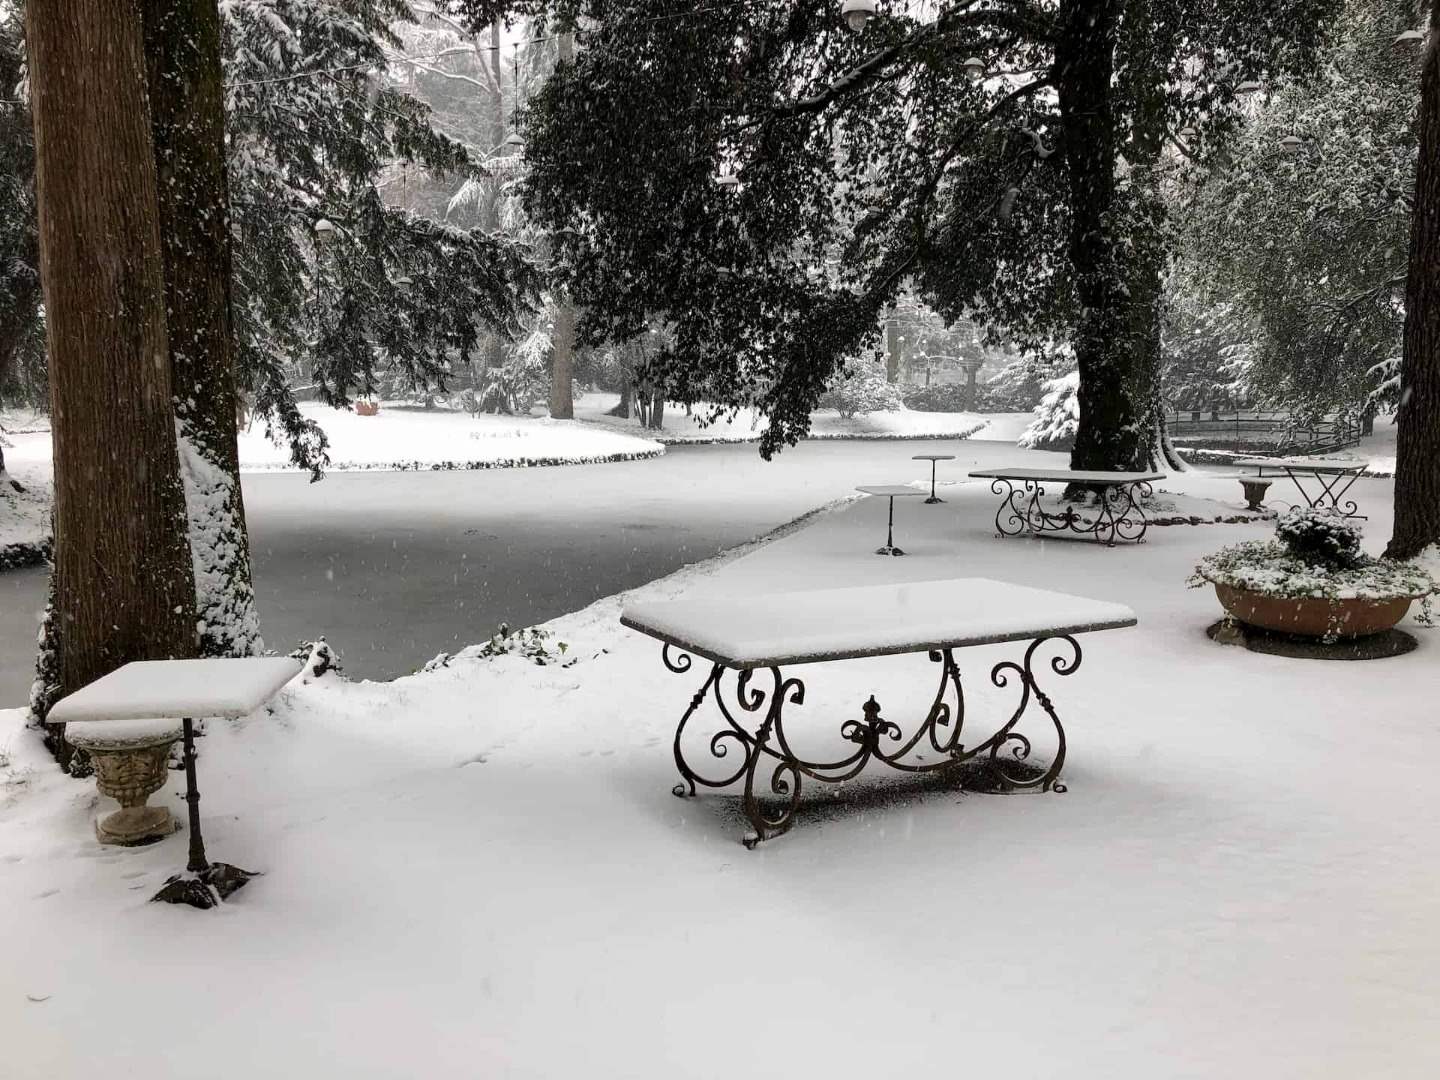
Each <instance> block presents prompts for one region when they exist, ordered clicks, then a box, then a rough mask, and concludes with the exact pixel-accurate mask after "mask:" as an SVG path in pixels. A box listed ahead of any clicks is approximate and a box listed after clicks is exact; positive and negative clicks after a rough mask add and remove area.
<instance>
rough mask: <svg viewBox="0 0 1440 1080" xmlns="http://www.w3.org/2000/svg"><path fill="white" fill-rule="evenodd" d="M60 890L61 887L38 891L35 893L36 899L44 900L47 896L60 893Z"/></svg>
mask: <svg viewBox="0 0 1440 1080" xmlns="http://www.w3.org/2000/svg"><path fill="white" fill-rule="evenodd" d="M59 891H60V890H59V889H46V890H45V891H44V892H39V893H36V894H35V899H36V900H44V899H45V898H46V897H47V896H54V895H55V894H56V893H58V892H59Z"/></svg>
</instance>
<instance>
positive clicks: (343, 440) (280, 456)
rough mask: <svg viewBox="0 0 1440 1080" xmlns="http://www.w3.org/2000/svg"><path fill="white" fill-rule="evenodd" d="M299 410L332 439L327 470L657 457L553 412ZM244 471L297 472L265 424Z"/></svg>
mask: <svg viewBox="0 0 1440 1080" xmlns="http://www.w3.org/2000/svg"><path fill="white" fill-rule="evenodd" d="M301 411H302V412H303V413H304V414H305V415H306V416H307V417H308V418H309V419H312V420H314V421H315V422H316V423H318V424H319V425H320V426H321V427H322V428H323V429H324V430H325V433H326V434H327V435H328V436H329V437H330V466H329V467H330V469H332V470H334V471H336V472H348V471H353V470H359V469H380V470H413V469H500V468H515V467H525V466H542V465H587V464H593V463H600V462H612V461H636V460H639V459H641V458H649V457H658V456H660V455H661V454H663V453H664V452H665V448H664V447H663V446H661V445H660V444H659V443H657V442H654V441H653V440H650V439H643V438H636V437H633V436H630V435H626V434H622V433H620V432H614V431H605V430H600V429H597V428H595V427H592V426H590V425H587V424H580V423H576V422H575V421H572V420H551V419H549V418H548V417H531V416H496V415H491V414H488V413H482V414H481V415H479V416H470V415H468V414H466V413H463V412H456V411H451V410H445V409H433V410H431V409H418V408H411V407H405V406H403V405H398V404H396V403H393V402H382V403H381V406H380V411H379V413H377V414H376V415H375V416H359V415H357V414H355V413H354V412H349V411H344V410H337V409H332V408H330V407H328V406H325V405H318V404H315V403H306V404H304V405H302V406H301ZM240 467H241V469H243V470H250V471H254V470H260V469H293V468H294V466H293V465H291V464H290V453H289V450H288V449H286V448H285V447H283V446H277V445H276V444H275V443H273V442H271V440H270V439H269V438H267V437H266V434H265V431H264V425H263V423H257V424H255V425H253V426H252V427H251V428H250V430H249V431H246V432H243V433H242V434H241V436H240Z"/></svg>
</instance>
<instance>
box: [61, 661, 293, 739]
mask: <svg viewBox="0 0 1440 1080" xmlns="http://www.w3.org/2000/svg"><path fill="white" fill-rule="evenodd" d="M300 669H301V664H300V661H299V660H295V659H292V658H290V657H288V656H247V657H241V658H233V657H232V658H226V659H219V660H136V661H134V662H132V663H129V664H126V665H125V666H124V667H121V668H117V669H116V670H114V671H112V672H110V674H108V675H106V676H104V677H103V678H101V679H97V680H96V681H95V682H93V683H91V684H90V685H89V686H87V687H85V688H84V689H82V690H77V691H76V692H75V693H73V694H71V695H70V696H69V697H67V698H64V699H62V700H61V701H59V702H57V703H56V704H55V707H54V708H52V709H51V710H50V714H49V722H50V723H52V724H65V723H69V722H70V721H72V720H96V721H99V720H140V719H145V718H147V717H178V718H184V717H187V716H188V717H191V718H192V719H193V718H196V717H212V716H213V717H227V718H234V717H238V716H245V715H246V714H247V713H251V712H254V711H255V710H256V709H258V708H259V707H260V706H261V705H263V704H265V702H267V701H269V700H270V699H271V698H272V697H274V696H275V694H276V693H277V692H278V691H279V689H280V688H281V687H282V686H284V685H285V684H286V683H287V682H289V681H290V680H291V679H293V678H294V677H295V676H296V675H299V674H300Z"/></svg>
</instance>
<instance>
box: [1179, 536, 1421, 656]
mask: <svg viewBox="0 0 1440 1080" xmlns="http://www.w3.org/2000/svg"><path fill="white" fill-rule="evenodd" d="M1360 535H1361V534H1360V525H1359V524H1358V523H1357V522H1355V521H1353V520H1351V519H1349V518H1345V517H1342V516H1341V515H1340V514H1337V513H1335V512H1334V511H1333V510H1318V509H1312V508H1305V507H1295V508H1293V509H1291V510H1287V511H1286V512H1285V513H1284V514H1282V515H1281V516H1280V519H1279V521H1278V522H1277V523H1276V526H1275V536H1276V539H1275V540H1271V541H1250V542H1248V543H1243V544H1234V545H1232V546H1230V547H1225V548H1221V549H1220V550H1219V551H1217V552H1215V553H1214V554H1213V555H1207V556H1205V558H1203V559H1201V560H1200V564H1199V565H1198V566H1197V567H1196V568H1195V573H1194V574H1192V575H1191V577H1190V585H1191V586H1192V587H1199V586H1203V585H1206V584H1210V585H1213V586H1214V587H1215V595H1216V596H1217V597H1218V598H1219V600H1220V603H1221V605H1222V606H1223V607H1224V608H1225V610H1226V612H1227V613H1228V614H1229V615H1230V617H1231V618H1233V619H1236V620H1237V621H1239V622H1242V623H1245V624H1246V625H1249V626H1254V627H1259V628H1260V629H1262V630H1271V631H1275V632H1278V633H1283V634H1294V635H1297V636H1300V637H1314V638H1321V639H1323V640H1326V641H1338V640H1340V639H1341V638H1358V637H1367V636H1369V635H1372V634H1379V633H1383V632H1385V631H1386V630H1389V629H1391V628H1393V627H1394V626H1395V624H1396V623H1397V622H1399V621H1400V620H1401V619H1402V618H1404V616H1405V613H1406V612H1407V611H1409V610H1410V605H1411V604H1412V603H1413V602H1414V601H1415V600H1420V601H1421V604H1422V607H1423V608H1424V614H1423V616H1422V621H1427V622H1428V621H1429V618H1430V601H1429V597H1430V594H1431V593H1433V592H1435V589H1436V585H1435V581H1434V580H1433V579H1432V578H1431V577H1430V575H1429V574H1428V573H1426V572H1425V570H1423V569H1422V568H1421V567H1419V566H1417V565H1415V564H1414V563H1405V562H1393V561H1391V560H1388V559H1376V558H1373V557H1372V556H1370V555H1367V554H1365V553H1364V552H1363V551H1361V550H1360Z"/></svg>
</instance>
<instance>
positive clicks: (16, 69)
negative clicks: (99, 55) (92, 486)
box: [0, 6, 46, 471]
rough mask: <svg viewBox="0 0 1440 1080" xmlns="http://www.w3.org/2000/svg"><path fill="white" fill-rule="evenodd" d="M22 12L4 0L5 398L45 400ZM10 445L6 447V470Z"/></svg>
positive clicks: (1, 205)
mask: <svg viewBox="0 0 1440 1080" xmlns="http://www.w3.org/2000/svg"><path fill="white" fill-rule="evenodd" d="M21 23H22V16H21V13H20V12H19V11H18V10H16V9H14V8H10V7H6V6H0V400H11V401H17V400H18V401H22V402H25V403H26V404H29V405H39V404H41V403H42V402H43V400H44V397H45V392H46V387H45V372H44V367H45V348H44V340H43V338H44V333H43V330H42V328H41V326H40V320H39V311H40V245H39V236H38V234H37V232H36V222H35V142H34V137H33V135H32V132H31V125H30V113H29V110H28V109H26V108H25V107H24V105H23V104H21V102H20V100H19V99H18V96H17V95H18V92H19V87H20V83H21V70H22V66H23V64H24V58H25V48H24V44H23V41H22V34H21V30H22V26H21ZM3 460H4V450H3V448H0V471H3Z"/></svg>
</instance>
